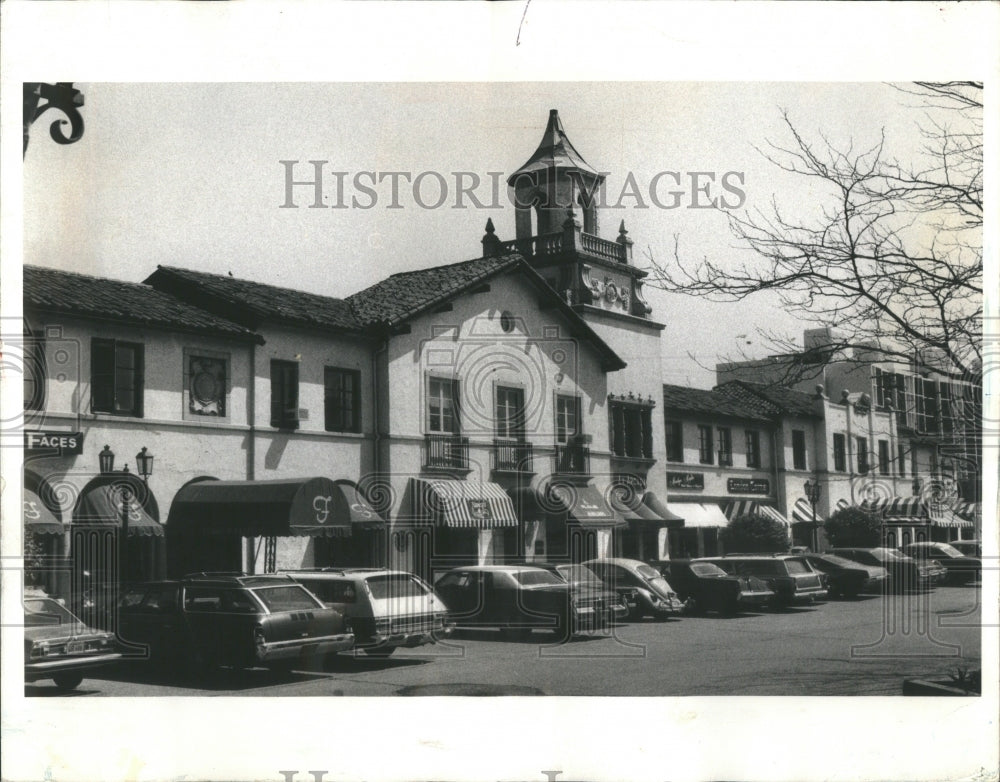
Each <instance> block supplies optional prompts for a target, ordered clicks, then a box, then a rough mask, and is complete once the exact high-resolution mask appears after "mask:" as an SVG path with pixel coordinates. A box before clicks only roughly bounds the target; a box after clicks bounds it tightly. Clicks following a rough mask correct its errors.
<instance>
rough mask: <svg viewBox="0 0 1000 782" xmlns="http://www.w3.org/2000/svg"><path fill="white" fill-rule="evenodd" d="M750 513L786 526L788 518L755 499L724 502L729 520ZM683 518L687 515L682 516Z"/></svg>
mask: <svg viewBox="0 0 1000 782" xmlns="http://www.w3.org/2000/svg"><path fill="white" fill-rule="evenodd" d="M750 513H759V514H760V515H761V516H767V517H768V518H770V519H774V520H775V521H778V522H780V523H781V524H784V525H785V526H786V527H787V526H788V519H786V518H785V517H784V516H782V515H781V513H779V512H778V510H777V508H775V507H773V506H771V505H765V504H764V503H762V502H757V501H756V500H730V501H729V502H727V503H726V508H725V514H726V518H727V519H728V520H729V521H732V520H733V519H738V518H739V517H740V516H746V515H748V514H750ZM684 518H685V520H686V519H687V516H685V517H684Z"/></svg>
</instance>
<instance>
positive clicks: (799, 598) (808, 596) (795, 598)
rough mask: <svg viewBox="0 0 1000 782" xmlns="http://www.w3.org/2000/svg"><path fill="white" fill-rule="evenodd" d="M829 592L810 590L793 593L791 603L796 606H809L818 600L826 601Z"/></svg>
mask: <svg viewBox="0 0 1000 782" xmlns="http://www.w3.org/2000/svg"><path fill="white" fill-rule="evenodd" d="M826 595H827V590H825V589H810V590H809V591H808V592H801V591H797V592H793V593H792V594H791V596H790V601H789V602H791V603H794V604H796V605H807V604H809V603H815V602H816V601H817V600H824V599H826Z"/></svg>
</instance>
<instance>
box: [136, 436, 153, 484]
mask: <svg viewBox="0 0 1000 782" xmlns="http://www.w3.org/2000/svg"><path fill="white" fill-rule="evenodd" d="M135 466H136V469H137V470H138V471H139V475H141V476H142V480H143V482H144V483H145V482H147V479H148V478H149V476H150V475H152V474H153V454H151V453H149V452H148V451H147V450H146V446H145V445H144V446H142V450H141V451H139V453H137V454H136V455H135Z"/></svg>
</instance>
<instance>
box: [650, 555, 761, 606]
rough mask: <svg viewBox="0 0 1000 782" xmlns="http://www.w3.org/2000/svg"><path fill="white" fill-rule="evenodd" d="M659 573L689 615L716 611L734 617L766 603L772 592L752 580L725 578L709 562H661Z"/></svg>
mask: <svg viewBox="0 0 1000 782" xmlns="http://www.w3.org/2000/svg"><path fill="white" fill-rule="evenodd" d="M657 564H658V565H659V569H660V572H661V573H663V575H664V576H666V577H667V578H669V579H670V583H671V584H673V586H674V588H675V589H676V590H677V595H678V597H680V599H681V600H683V601H684V608H685V610H687V611H689V612H691V613H702V612H704V611H717V612H719V613H721V614H735V613H738V612H739V611H740V610H743V609H747V608H751V607H753V606H762V605H766V604H767V603H768V602H770V600H771V598H773V597H774V592H773V590H771V589H770V588H769V587H768V586H767V584H765V583H764V582H763V581H761V580H760V579H759V578H756V577H755V576H736V575H732V576H731V575H729V574H728V573H726V571H724V570H723V569H722V568H720V567H719V566H718V565H713V564H712V563H711V562H692V561H691V560H688V559H672V560H664V561H661V562H659V563H657Z"/></svg>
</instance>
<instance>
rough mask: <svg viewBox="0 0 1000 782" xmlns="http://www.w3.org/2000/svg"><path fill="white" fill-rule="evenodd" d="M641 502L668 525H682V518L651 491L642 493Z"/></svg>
mask: <svg viewBox="0 0 1000 782" xmlns="http://www.w3.org/2000/svg"><path fill="white" fill-rule="evenodd" d="M642 504H643V505H645V506H646V507H647V508H649V509H650V510H651V511H653V513H655V514H656V515H657V516H658V517H659V518H661V519H663V520H664V521H665V522H667V524H668V526H670V527H683V526H684V518H683V517H681V516H678V515H677V514H676V513H674V512H673V511H671V510H670V509H669V508H668V507H667V505H666V503H665V502H663V501H662V500H661V499H660V498H659V497H657V496H656V495H655V494H654V493H653V492H651V491H647V492H646V493H645V494H643V495H642Z"/></svg>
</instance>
